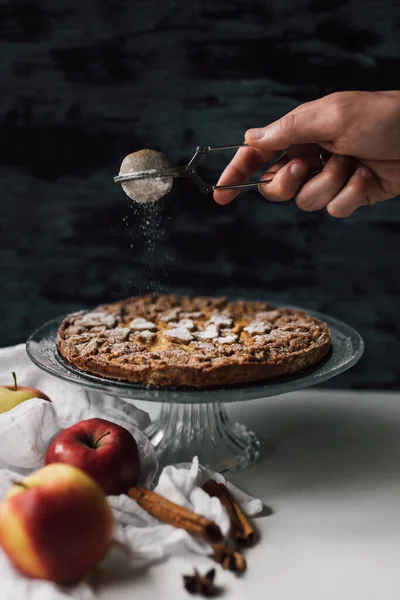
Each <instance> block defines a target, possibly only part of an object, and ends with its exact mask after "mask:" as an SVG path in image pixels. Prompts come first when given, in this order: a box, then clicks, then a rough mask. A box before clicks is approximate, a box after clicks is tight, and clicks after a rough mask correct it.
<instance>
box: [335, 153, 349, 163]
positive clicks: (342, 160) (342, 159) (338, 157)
mask: <svg viewBox="0 0 400 600" xmlns="http://www.w3.org/2000/svg"><path fill="white" fill-rule="evenodd" d="M335 156H336V160H337V161H338V162H340V163H342V164H344V163H346V162H347V156H342V155H341V154H335Z"/></svg>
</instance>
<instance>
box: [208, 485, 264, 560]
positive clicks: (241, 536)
mask: <svg viewBox="0 0 400 600" xmlns="http://www.w3.org/2000/svg"><path fill="white" fill-rule="evenodd" d="M203 490H204V491H205V492H207V494H208V495H209V496H214V497H216V498H219V500H220V501H221V503H222V505H223V506H225V508H226V510H227V511H228V515H229V518H230V520H231V530H230V537H231V538H232V540H233V541H234V542H235V544H236V546H237V547H238V548H248V547H249V546H253V545H254V544H255V542H256V538H257V536H256V530H255V528H254V527H253V525H252V524H251V523H250V521H249V519H248V518H247V516H246V515H245V514H244V512H243V510H242V509H241V508H240V506H239V504H238V503H237V502H236V501H235V500H234V499H233V498H232V496H231V494H230V492H229V490H228V488H227V487H226V486H225V485H224V484H223V483H217V482H216V481H214V479H209V480H208V481H206V482H205V484H204V485H203Z"/></svg>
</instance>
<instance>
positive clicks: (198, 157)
mask: <svg viewBox="0 0 400 600" xmlns="http://www.w3.org/2000/svg"><path fill="white" fill-rule="evenodd" d="M243 147H249V146H248V144H246V143H243V144H234V145H229V146H215V147H214V148H212V147H211V146H198V147H197V148H196V152H195V153H194V155H193V157H192V159H191V160H190V162H189V163H188V164H187V165H185V166H182V167H171V168H169V169H151V170H147V171H137V172H135V173H126V174H123V175H117V176H116V177H114V181H115V182H120V183H122V182H126V181H135V180H139V179H152V178H154V177H184V178H189V179H191V180H192V181H193V183H194V184H196V185H197V187H198V188H199V189H200V191H201V192H202V193H203V194H210V193H212V192H213V191H214V190H233V189H239V188H244V187H254V186H259V185H262V184H264V183H269V182H270V181H272V180H273V177H271V178H270V179H261V180H259V181H251V182H249V183H237V184H234V185H212V184H209V183H207V182H205V181H204V180H203V179H202V178H201V177H200V175H199V174H198V173H197V165H198V164H199V163H200V162H201V161H202V160H204V158H205V156H206V154H208V153H209V152H214V151H218V150H231V149H235V148H243ZM286 152H287V151H286V150H282V151H281V152H280V153H279V154H278V155H277V156H275V158H273V159H272V160H270V161H268V162H267V163H265V165H264V169H266V170H267V171H268V169H269V168H270V167H273V166H274V165H275V164H276V163H278V162H279V161H280V160H281V159H282V158H283V157H284V156H285V154H286ZM320 160H321V163H322V166H324V165H325V161H324V160H323V157H322V151H321V153H320ZM320 171H321V169H319V170H317V171H314V172H312V173H309V174H308V176H307V177H312V176H313V175H315V174H316V173H319V172H320Z"/></svg>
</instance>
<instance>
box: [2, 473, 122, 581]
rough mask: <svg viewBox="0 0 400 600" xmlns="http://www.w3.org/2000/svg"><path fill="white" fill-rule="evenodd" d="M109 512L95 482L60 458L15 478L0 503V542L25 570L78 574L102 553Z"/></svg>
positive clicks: (64, 576) (53, 576)
mask: <svg viewBox="0 0 400 600" xmlns="http://www.w3.org/2000/svg"><path fill="white" fill-rule="evenodd" d="M112 531H113V516H112V512H111V508H110V506H109V505H108V503H107V499H106V497H105V495H104V493H103V491H102V489H101V488H100V486H99V485H98V484H97V483H96V482H95V481H94V480H93V479H92V478H91V477H89V476H88V475H86V473H84V472H83V471H81V470H80V469H77V468H76V467H72V466H71V465H65V464H62V463H58V464H52V465H48V466H46V467H43V468H42V469H39V471H36V472H35V473H33V474H32V475H29V477H27V478H26V479H23V480H22V481H21V482H19V483H15V484H14V485H13V487H12V488H11V489H10V491H9V492H8V494H7V495H6V497H5V499H4V500H3V502H2V503H1V504H0V546H1V547H2V548H3V550H4V552H5V553H6V554H7V556H8V558H9V559H10V560H11V562H12V563H13V564H14V565H15V567H17V569H19V571H21V572H22V573H23V574H24V575H27V576H29V577H35V578H37V579H47V580H49V581H55V582H68V581H77V580H79V579H81V578H82V577H83V576H84V575H85V574H86V573H87V572H88V571H89V570H90V569H91V568H92V567H93V566H94V565H95V564H97V563H98V562H99V561H100V560H101V559H102V558H104V556H105V554H106V553H107V551H108V549H109V547H110V545H111V542H112Z"/></svg>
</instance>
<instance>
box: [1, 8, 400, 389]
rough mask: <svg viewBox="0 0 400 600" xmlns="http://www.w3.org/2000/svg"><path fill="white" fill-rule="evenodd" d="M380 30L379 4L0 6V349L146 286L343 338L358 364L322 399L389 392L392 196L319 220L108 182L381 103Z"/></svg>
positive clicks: (398, 373)
mask: <svg viewBox="0 0 400 600" xmlns="http://www.w3.org/2000/svg"><path fill="white" fill-rule="evenodd" d="M396 7H397V8H396ZM399 26H400V9H399V4H398V2H395V1H393V2H385V3H382V2H378V1H373V0H363V1H359V0H353V1H347V0H334V1H332V0H327V1H322V0H309V1H300V0H290V1H284V2H265V1H263V0H251V1H248V2H246V0H214V1H201V0H192V1H190V2H188V1H181V2H179V1H176V0H164V1H162V2H161V1H157V0H142V1H138V0H136V1H135V0H130V1H123V0H114V1H113V2H111V1H110V2H106V1H99V0H81V1H80V2H79V3H78V2H70V1H69V0H57V2H52V1H51V0H37V1H23V2H21V1H18V0H14V1H13V2H11V1H10V2H2V3H1V5H0V27H1V54H0V57H1V62H0V69H1V73H0V75H1V83H2V91H1V94H0V120H1V144H0V176H1V182H2V200H1V206H0V213H1V214H0V217H1V237H0V239H1V242H0V244H1V249H0V250H1V256H0V260H1V280H2V293H1V299H0V303H1V306H0V309H1V310H0V329H1V339H0V343H1V345H3V346H5V345H8V344H14V343H17V342H21V341H24V340H25V339H26V337H27V335H28V334H29V332H30V331H31V330H32V329H33V328H34V327H36V326H38V325H40V324H41V323H42V322H43V321H44V320H45V319H48V318H50V317H53V316H55V315H58V314H62V313H65V312H67V311H70V310H73V309H77V308H81V307H85V306H91V305H95V304H97V303H99V302H103V301H110V300H113V299H117V298H119V297H121V296H126V295H130V294H135V293H138V292H141V291H144V290H147V289H158V290H159V289H161V290H178V291H189V292H193V293H198V294H200V293H202V294H208V293H212V294H231V295H234V296H246V297H253V298H263V299H271V300H273V301H282V302H290V303H292V304H298V305H303V306H305V307H310V308H314V309H318V310H321V311H325V312H328V313H331V314H332V315H334V316H337V317H339V318H342V319H344V320H346V321H348V322H349V323H351V324H353V325H354V326H355V327H357V328H358V329H359V330H360V332H361V333H362V334H363V336H364V337H365V339H366V342H367V350H366V355H365V358H364V360H363V361H362V363H360V365H358V366H357V367H356V368H355V369H353V370H352V371H351V372H349V373H348V374H346V375H344V376H342V377H340V378H339V379H338V380H337V381H336V382H334V383H332V385H340V386H346V385H347V386H358V387H388V388H400V369H399V366H398V365H399V359H398V356H399V354H400V352H399V350H400V347H399V341H400V340H399V334H400V319H399V315H398V313H399V311H398V306H399V298H400V267H399V264H400V202H399V199H396V200H392V201H390V202H386V203H383V204H381V205H379V206H375V207H368V208H365V209H363V210H360V211H358V212H357V213H356V214H355V215H354V216H353V217H351V218H349V219H347V220H345V221H337V220H334V219H332V218H330V217H329V215H327V214H325V213H324V212H321V213H302V212H300V211H299V210H298V209H297V208H296V206H295V205H294V204H291V203H287V204H269V203H267V202H266V201H264V200H263V199H262V198H261V197H259V196H258V194H257V193H256V192H254V191H253V192H246V193H244V194H242V196H241V197H240V199H238V200H237V201H236V202H235V203H233V204H232V205H230V206H228V207H219V206H217V205H216V204H215V203H214V202H213V200H212V198H211V197H207V196H203V195H201V194H200V193H199V192H198V191H197V189H196V188H195V187H194V186H193V185H192V184H191V183H190V182H185V181H177V182H176V183H175V186H174V190H173V192H172V193H171V194H170V196H169V197H168V198H167V199H166V200H165V201H164V202H162V203H160V205H159V206H157V207H156V208H155V209H153V210H149V209H143V208H138V207H133V206H132V202H131V201H130V200H129V199H128V198H127V197H126V196H125V195H124V194H123V192H122V191H121V189H120V188H119V187H118V186H116V185H115V184H114V183H113V181H112V176H113V175H114V174H116V173H117V172H118V168H119V164H120V160H121V159H122V157H123V156H124V155H125V154H126V153H128V152H131V151H134V150H135V149H139V148H142V147H144V146H146V147H150V148H154V149H160V150H162V151H164V152H165V153H166V154H167V155H168V157H169V158H170V159H171V160H172V161H173V162H174V163H184V162H185V161H187V160H188V159H189V158H190V157H191V154H192V152H193V151H194V149H195V147H196V145H198V144H207V145H220V144H229V143H235V142H237V143H240V142H241V141H242V140H243V132H244V130H245V129H246V128H248V127H250V126H258V125H263V124H266V123H267V122H269V121H271V120H273V119H275V118H277V117H279V116H281V115H282V114H284V113H285V112H287V111H288V110H290V109H292V108H293V107H294V106H296V105H297V104H298V103H300V102H303V101H306V100H310V99H313V98H317V97H319V96H322V95H324V94H327V93H330V92H333V91H336V90H345V89H365V90H367V89H371V90H377V89H396V88H398V87H399V68H400V61H399V56H400V52H399V50H400V43H399V38H400V29H399ZM228 157H229V155H223V156H217V155H212V156H211V157H209V159H208V163H209V165H210V167H212V171H211V172H208V177H209V179H211V178H212V172H214V174H216V173H218V172H219V171H220V170H221V169H222V168H223V166H224V164H226V162H227V160H228Z"/></svg>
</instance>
